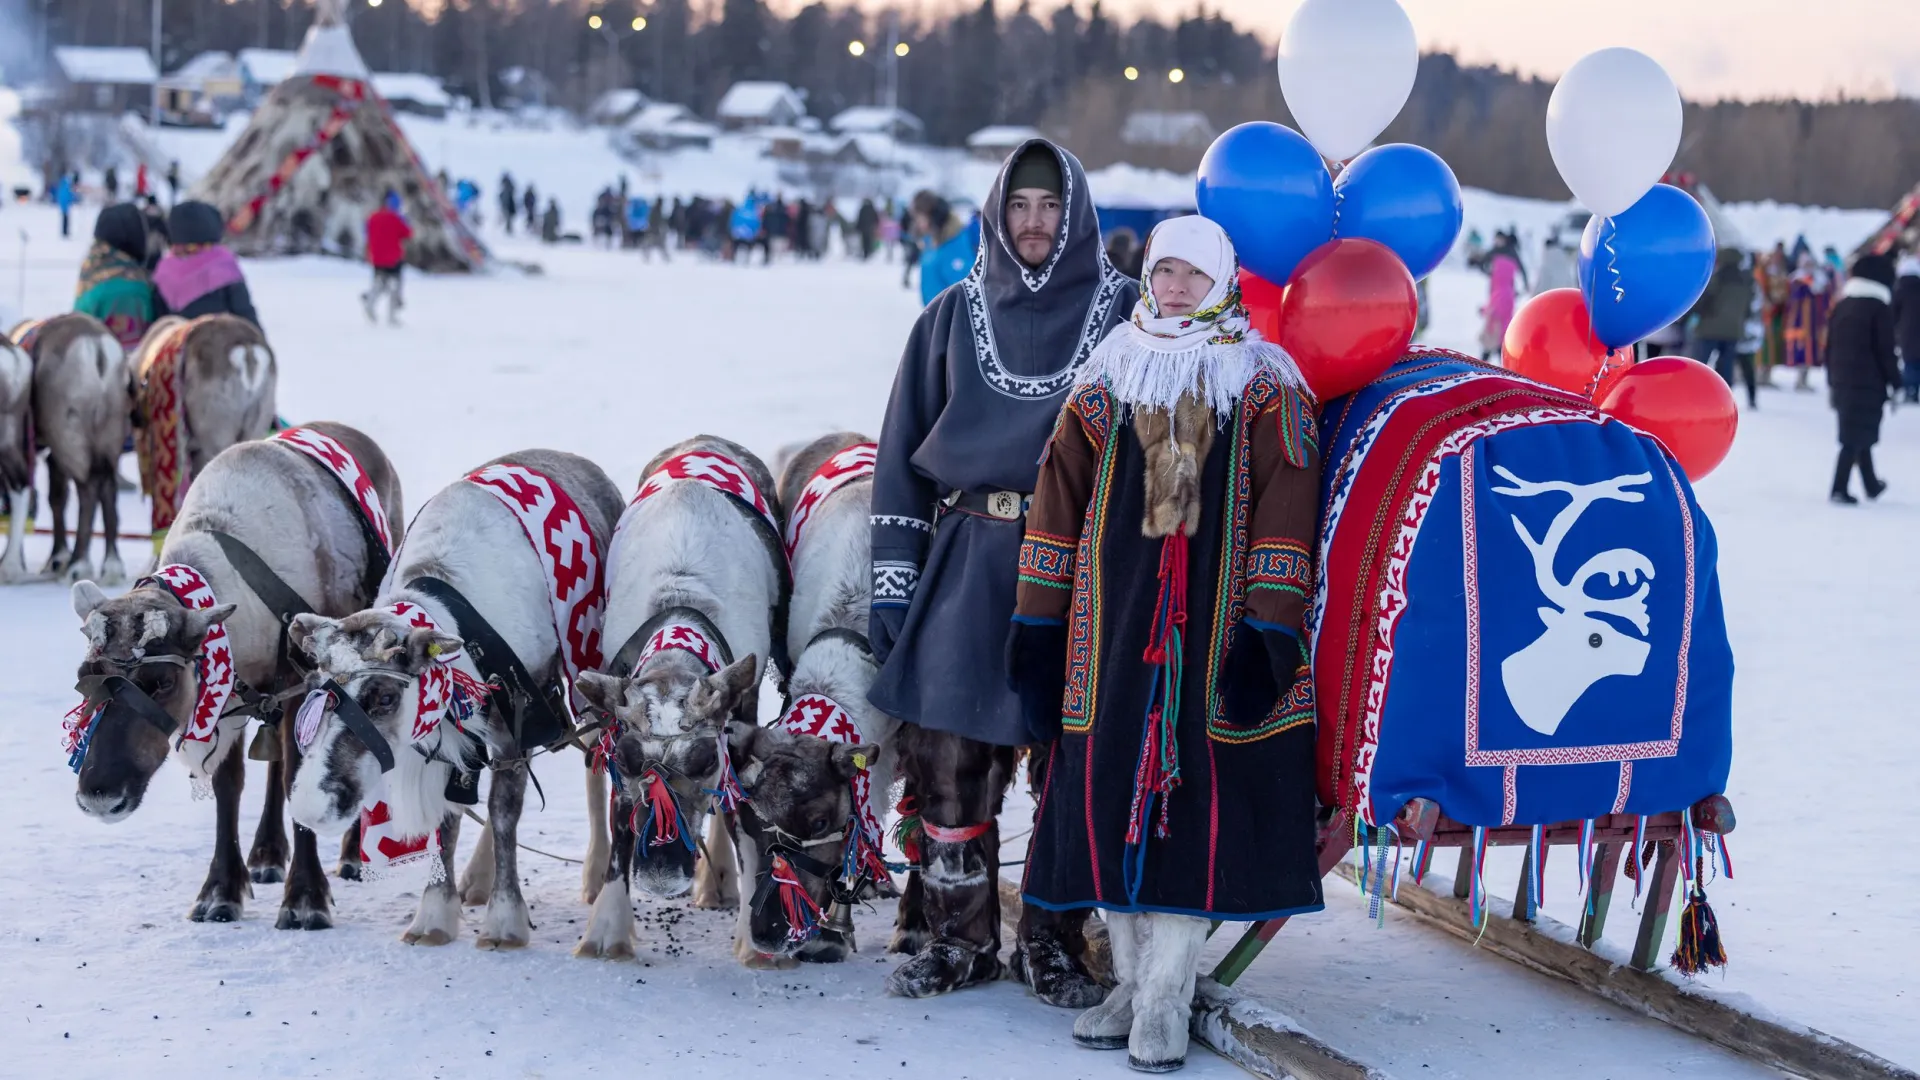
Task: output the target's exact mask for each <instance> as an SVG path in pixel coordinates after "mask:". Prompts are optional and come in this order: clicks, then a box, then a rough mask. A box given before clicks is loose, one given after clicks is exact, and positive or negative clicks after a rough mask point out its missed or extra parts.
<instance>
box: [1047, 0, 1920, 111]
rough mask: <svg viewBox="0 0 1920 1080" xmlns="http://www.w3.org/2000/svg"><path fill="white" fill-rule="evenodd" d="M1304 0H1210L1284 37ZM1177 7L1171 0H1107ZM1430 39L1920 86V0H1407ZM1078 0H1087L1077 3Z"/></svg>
mask: <svg viewBox="0 0 1920 1080" xmlns="http://www.w3.org/2000/svg"><path fill="white" fill-rule="evenodd" d="M1300 2H1301V0H1209V2H1208V3H1207V7H1208V8H1209V9H1211V8H1213V7H1215V6H1216V5H1217V6H1218V8H1219V10H1220V11H1221V12H1222V13H1223V14H1225V15H1227V16H1228V17H1230V18H1231V19H1233V21H1234V22H1235V23H1237V24H1240V25H1243V26H1249V27H1253V28H1256V29H1258V30H1259V31H1261V32H1262V34H1263V35H1264V36H1267V37H1269V38H1277V37H1278V36H1279V33H1280V31H1281V30H1282V29H1284V28H1285V27H1286V24H1287V19H1288V18H1290V17H1291V16H1292V15H1293V12H1294V9H1296V8H1298V7H1299V6H1300ZM1109 3H1110V4H1112V6H1113V7H1115V8H1125V9H1128V10H1132V11H1136V12H1149V11H1150V12H1153V13H1156V14H1158V15H1159V16H1160V17H1161V18H1171V17H1173V15H1174V13H1175V12H1176V11H1185V10H1190V8H1189V6H1188V5H1187V4H1186V3H1180V4H1178V5H1177V6H1176V5H1175V4H1173V3H1169V2H1167V0H1109ZM1401 3H1402V5H1403V6H1404V7H1405V8H1406V9H1407V13H1408V14H1409V15H1411V16H1412V17H1413V25H1414V29H1415V30H1416V31H1418V32H1419V35H1420V43H1421V45H1422V46H1423V47H1426V48H1436V47H1438V48H1446V49H1450V50H1452V51H1454V52H1456V53H1458V54H1459V55H1460V56H1462V57H1463V58H1464V59H1467V60H1470V61H1474V62H1492V63H1497V64H1500V65H1501V66H1503V67H1511V68H1519V69H1520V70H1522V71H1525V72H1529V73H1534V74H1540V75H1545V76H1548V77H1553V76H1556V75H1558V74H1559V73H1560V72H1562V71H1564V70H1566V68H1567V66H1568V65H1569V64H1571V63H1573V61H1575V60H1577V59H1579V58H1580V57H1581V56H1583V55H1585V54H1586V53H1589V52H1591V51H1593V50H1595V49H1600V48H1605V47H1607V46H1610V45H1629V46H1632V47H1633V48H1636V49H1639V50H1641V51H1642V52H1645V53H1647V54H1648V55H1650V56H1652V57H1653V58H1654V59H1656V60H1659V61H1660V62H1661V63H1662V64H1664V65H1666V68H1667V70H1668V71H1669V72H1671V73H1672V74H1673V77H1674V81H1675V82H1677V83H1679V85H1680V92H1681V93H1682V94H1684V95H1686V96H1687V97H1689V98H1696V99H1706V98H1724V97H1738V98H1755V97H1822V96H1829V95H1831V94H1832V93H1833V92H1834V91H1836V90H1846V91H1851V92H1854V93H1863V94H1872V95H1875V96H1882V97H1884V96H1886V95H1888V94H1892V93H1901V94H1906V95H1909V96H1920V0H1401ZM1076 6H1081V5H1078V4H1076Z"/></svg>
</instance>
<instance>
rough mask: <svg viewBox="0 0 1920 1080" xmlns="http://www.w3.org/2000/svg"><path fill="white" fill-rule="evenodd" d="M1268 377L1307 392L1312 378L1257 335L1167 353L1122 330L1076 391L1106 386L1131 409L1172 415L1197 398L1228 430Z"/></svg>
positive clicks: (1092, 361)
mask: <svg viewBox="0 0 1920 1080" xmlns="http://www.w3.org/2000/svg"><path fill="white" fill-rule="evenodd" d="M1262 371H1266V372H1268V373H1269V374H1271V375H1272V376H1273V378H1274V380H1275V381H1276V382H1279V383H1280V384H1282V385H1284V386H1292V387H1297V388H1299V389H1302V390H1304V389H1306V385H1307V380H1306V377H1305V376H1303V375H1302V374H1301V373H1300V367H1299V365H1297V364H1295V363H1294V361H1293V357H1291V356H1288V355H1287V351H1286V350H1285V349H1282V348H1281V347H1280V346H1278V345H1275V344H1274V343H1272V342H1270V341H1266V340H1264V339H1262V338H1261V337H1259V336H1258V335H1257V334H1248V335H1247V338H1246V340H1245V341H1242V342H1240V343H1239V344H1235V345H1215V344H1212V343H1210V342H1202V343H1200V344H1198V345H1193V346H1190V347H1188V348H1185V349H1181V350H1180V351H1178V352H1162V351H1161V350H1159V349H1156V348H1154V347H1153V346H1151V345H1148V344H1146V343H1145V342H1143V341H1141V340H1140V338H1139V336H1138V335H1137V334H1135V333H1134V331H1133V330H1132V328H1131V327H1129V326H1121V327H1117V328H1115V330H1114V331H1113V332H1112V333H1111V334H1109V335H1107V339H1106V340H1105V341H1103V342H1101V343H1100V347H1099V348H1098V349H1095V350H1094V353H1093V356H1092V357H1090V358H1089V359H1088V360H1087V363H1086V365H1085V366H1084V367H1082V368H1081V369H1080V374H1079V376H1078V378H1077V379H1076V380H1075V385H1076V386H1090V385H1093V384H1095V383H1098V384H1101V385H1103V386H1105V387H1106V388H1107V392H1108V393H1110V394H1112V395H1113V397H1114V400H1115V401H1116V402H1117V403H1118V404H1120V405H1121V406H1123V407H1125V408H1127V409H1135V408H1148V409H1161V410H1168V411H1170V410H1172V409H1173V407H1174V405H1175V404H1177V403H1178V402H1179V400H1180V399H1181V397H1183V396H1186V395H1192V396H1193V397H1195V398H1197V399H1198V400H1200V401H1203V402H1205V403H1206V405H1207V407H1208V408H1209V409H1211V410H1213V414H1214V418H1215V421H1216V422H1217V423H1219V424H1220V425H1222V426H1224V425H1225V424H1226V422H1227V421H1228V420H1229V419H1231V418H1232V416H1233V411H1234V405H1235V403H1236V402H1238V401H1239V400H1240V395H1241V393H1242V392H1243V391H1245V390H1246V387H1247V384H1248V383H1249V382H1251V381H1253V378H1254V376H1256V375H1258V374H1260V373H1261V372H1262Z"/></svg>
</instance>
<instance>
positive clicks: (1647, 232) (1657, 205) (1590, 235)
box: [1580, 184, 1714, 349]
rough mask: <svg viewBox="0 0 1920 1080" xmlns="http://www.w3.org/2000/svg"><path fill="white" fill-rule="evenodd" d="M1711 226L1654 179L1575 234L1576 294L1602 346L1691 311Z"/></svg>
mask: <svg viewBox="0 0 1920 1080" xmlns="http://www.w3.org/2000/svg"><path fill="white" fill-rule="evenodd" d="M1713 258H1714V239H1713V224H1712V223H1711V222H1709V221H1708V220H1707V212H1706V211H1705V210H1703V209H1701V208H1700V204H1699V203H1697V202H1695V201H1694V199H1693V196H1691V195H1689V194H1687V193H1686V192H1684V191H1681V190H1680V189H1679V188H1677V187H1672V186H1669V185H1667V184H1655V185H1654V186H1653V190H1652V191H1649V192H1647V193H1646V194H1645V195H1643V196H1641V197H1640V201H1639V202H1637V203H1634V204H1633V205H1632V206H1629V207H1628V208H1627V209H1626V210H1624V211H1622V212H1621V213H1619V214H1616V215H1615V216H1613V217H1611V218H1598V217H1596V218H1594V219H1593V220H1591V221H1589V222H1587V231H1586V232H1585V233H1583V234H1582V235H1581V237H1580V292H1581V294H1582V295H1583V296H1585V297H1586V301H1587V311H1588V312H1590V313H1591V314H1592V316H1593V333H1594V336H1595V337H1597V338H1599V339H1600V341H1601V342H1602V343H1603V344H1605V345H1606V347H1607V348H1609V349H1618V348H1620V347H1621V346H1623V345H1631V344H1633V343H1634V342H1636V341H1639V340H1640V339H1642V338H1644V337H1646V336H1647V335H1648V334H1651V333H1653V332H1654V331H1655V330H1658V329H1660V328H1661V327H1663V326H1666V325H1668V324H1669V323H1672V322H1674V321H1675V320H1677V319H1679V318H1680V317H1681V316H1683V315H1685V314H1686V313H1687V312H1688V311H1689V310H1691V309H1692V308H1693V305H1694V302H1695V301H1697V300H1699V299H1700V294H1701V293H1703V292H1705V291H1706V288H1707V279H1708V278H1711V277H1712V276H1713Z"/></svg>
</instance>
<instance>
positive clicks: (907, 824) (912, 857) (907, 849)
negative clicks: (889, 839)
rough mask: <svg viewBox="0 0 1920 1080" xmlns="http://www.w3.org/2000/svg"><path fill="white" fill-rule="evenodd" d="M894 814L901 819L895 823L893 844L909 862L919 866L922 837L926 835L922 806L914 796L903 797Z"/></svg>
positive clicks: (897, 819)
mask: <svg viewBox="0 0 1920 1080" xmlns="http://www.w3.org/2000/svg"><path fill="white" fill-rule="evenodd" d="M894 812H895V813H897V814H898V815H899V817H898V818H896V819H895V820H894V823H893V844H894V846H895V847H897V848H899V849H900V854H902V855H905V856H906V857H907V862H909V863H912V864H913V865H914V866H919V865H920V837H921V836H923V835H925V833H926V830H925V829H923V828H922V827H921V822H920V804H919V803H918V802H916V801H914V798H913V796H911V795H903V796H901V798H900V801H899V802H898V803H896V804H894Z"/></svg>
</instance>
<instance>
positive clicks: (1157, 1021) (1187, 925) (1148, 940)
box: [1127, 914, 1207, 1072]
mask: <svg viewBox="0 0 1920 1080" xmlns="http://www.w3.org/2000/svg"><path fill="white" fill-rule="evenodd" d="M1134 918H1135V919H1137V920H1139V924H1138V925H1139V930H1138V931H1137V933H1138V934H1139V950H1140V951H1139V957H1138V959H1137V960H1136V968H1137V971H1138V973H1139V975H1138V979H1137V983H1136V986H1135V989H1134V993H1133V1028H1132V1030H1131V1031H1130V1032H1129V1033H1128V1036H1127V1064H1128V1065H1129V1066H1131V1067H1132V1068H1134V1069H1135V1070H1137V1071H1139V1072H1172V1071H1174V1070H1175V1069H1179V1068H1181V1067H1183V1066H1185V1065H1186V1063H1187V1034H1188V1030H1187V1029H1188V1026H1189V1025H1190V1024H1191V1023H1192V1020H1193V984H1194V980H1195V978H1196V977H1197V975H1198V974H1199V971H1198V968H1197V966H1196V965H1198V964H1199V962H1200V950H1201V949H1202V948H1204V947H1205V946H1206V943H1207V920H1205V919H1201V918H1196V917H1194V916H1192V915H1160V914H1146V915H1137V916H1134Z"/></svg>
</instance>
